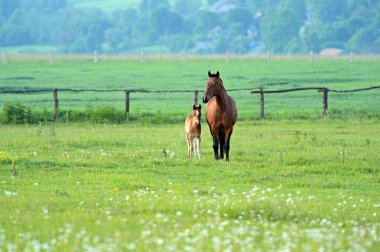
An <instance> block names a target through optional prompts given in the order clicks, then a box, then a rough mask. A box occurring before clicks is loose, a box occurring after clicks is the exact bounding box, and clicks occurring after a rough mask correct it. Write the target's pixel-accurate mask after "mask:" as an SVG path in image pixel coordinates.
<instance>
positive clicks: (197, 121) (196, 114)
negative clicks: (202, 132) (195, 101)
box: [193, 104, 202, 126]
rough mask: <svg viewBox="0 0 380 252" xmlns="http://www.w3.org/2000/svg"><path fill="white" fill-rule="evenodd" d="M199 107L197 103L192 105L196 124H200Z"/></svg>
mask: <svg viewBox="0 0 380 252" xmlns="http://www.w3.org/2000/svg"><path fill="white" fill-rule="evenodd" d="M201 108H202V106H201V105H200V104H199V105H198V106H195V105H193V116H195V118H196V122H195V125H196V126H198V125H199V124H201V111H202V110H201Z"/></svg>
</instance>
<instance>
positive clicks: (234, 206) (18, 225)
mask: <svg viewBox="0 0 380 252" xmlns="http://www.w3.org/2000/svg"><path fill="white" fill-rule="evenodd" d="M378 66H379V60H378V59H376V58H369V57H367V58H357V59H355V61H354V62H350V61H349V60H348V59H347V58H337V59H316V60H314V61H312V62H309V61H308V60H307V59H305V58H292V59H289V58H278V59H274V60H272V61H269V62H268V61H266V60H265V59H260V58H257V59H252V58H234V59H232V60H231V61H230V62H227V61H225V60H223V59H222V58H216V57H211V56H210V57H209V58H207V57H206V58H197V57H195V58H191V59H188V61H186V62H183V61H182V60H180V59H178V58H166V59H162V58H151V59H146V60H145V61H144V63H141V62H140V61H139V59H138V58H126V57H119V58H112V57H110V58H102V59H101V60H100V61H99V63H98V64H94V63H93V61H91V59H89V58H86V57H61V58H59V59H58V58H57V59H56V61H55V62H54V63H53V64H49V63H48V61H46V58H44V57H37V58H36V57H26V58H12V57H10V59H9V63H8V64H6V65H5V64H4V65H0V89H1V90H6V89H14V90H15V89H33V88H46V87H48V88H50V87H51V88H54V87H55V88H99V89H107V88H109V89H112V88H120V89H124V88H125V89H134V88H144V89H148V90H183V89H190V90H193V89H199V90H204V89H205V84H206V81H207V79H208V76H207V71H208V70H211V71H212V72H215V71H216V70H219V72H220V74H221V78H222V79H223V82H224V85H225V87H226V89H227V90H228V89H233V88H257V87H264V88H268V89H277V88H290V87H305V86H326V87H329V88H336V89H351V88H361V87H368V86H371V85H378V84H379V83H380V71H378ZM229 94H230V95H231V96H232V97H233V98H234V99H235V101H236V103H237V109H238V113H239V118H238V121H237V123H236V125H235V127H234V133H233V135H232V138H231V149H230V162H224V161H214V157H213V156H214V153H213V149H212V138H211V136H210V132H209V129H208V126H207V124H206V122H205V121H204V106H203V104H202V111H203V115H202V116H203V118H202V140H201V151H202V158H201V160H189V159H188V158H187V145H186V138H185V133H184V120H185V116H186V115H189V114H191V111H192V105H193V94H191V93H173V94H172V93H164V94H140V93H132V94H131V115H132V116H133V115H143V114H144V113H146V116H147V118H148V119H149V117H154V118H155V120H154V122H158V123H152V120H143V119H138V118H137V119H136V118H135V120H131V121H129V122H125V123H121V124H116V123H104V124H94V123H91V122H87V121H85V122H80V123H77V122H56V123H53V122H43V123H37V124H31V125H26V124H25V125H13V124H0V132H1V140H0V208H1V211H2V214H1V215H0V251H82V250H91V251H377V249H378V247H379V246H380V217H379V216H380V211H379V209H380V156H379V153H380V131H379V129H380V120H379V118H380V111H379V108H380V101H379V99H378V98H379V91H378V90H372V91H368V92H358V93H349V94H331V96H329V97H330V101H329V106H330V107H329V117H328V118H323V117H322V116H321V108H322V100H321V94H319V93H317V92H314V91H313V92H300V93H291V94H278V95H268V96H266V118H267V119H266V120H257V117H258V114H259V101H258V96H257V95H252V94H250V93H249V92H248V91H233V92H229ZM199 95H200V96H202V93H200V94H199ZM59 99H60V108H59V109H60V110H67V109H72V110H83V109H85V108H86V106H88V104H91V105H92V106H113V107H117V109H119V110H121V111H122V110H123V106H124V93H123V92H121V93H120V94H119V93H91V92H84V93H63V92H62V93H59ZM10 101H12V102H14V101H19V102H21V103H22V104H25V105H27V106H29V107H31V108H32V109H33V110H40V109H44V108H45V109H46V108H48V109H49V110H50V109H52V95H51V93H43V94H30V95H16V94H0V107H2V106H3V105H4V104H5V103H6V102H10ZM198 101H199V102H200V101H201V100H200V99H199V100H198ZM167 118H172V119H171V120H167ZM169 122H170V123H169ZM13 169H15V170H13Z"/></svg>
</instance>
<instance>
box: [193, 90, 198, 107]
mask: <svg viewBox="0 0 380 252" xmlns="http://www.w3.org/2000/svg"><path fill="white" fill-rule="evenodd" d="M194 105H198V90H194Z"/></svg>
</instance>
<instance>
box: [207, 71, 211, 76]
mask: <svg viewBox="0 0 380 252" xmlns="http://www.w3.org/2000/svg"><path fill="white" fill-rule="evenodd" d="M208 77H209V78H211V72H210V70H208Z"/></svg>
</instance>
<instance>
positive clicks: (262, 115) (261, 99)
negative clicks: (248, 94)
mask: <svg viewBox="0 0 380 252" xmlns="http://www.w3.org/2000/svg"><path fill="white" fill-rule="evenodd" d="M260 119H264V90H263V88H260Z"/></svg>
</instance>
